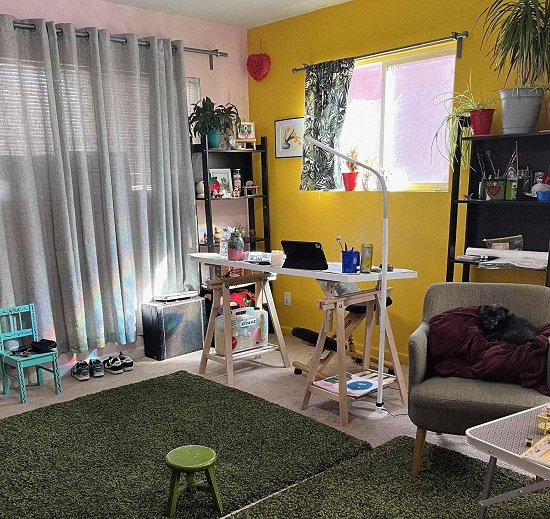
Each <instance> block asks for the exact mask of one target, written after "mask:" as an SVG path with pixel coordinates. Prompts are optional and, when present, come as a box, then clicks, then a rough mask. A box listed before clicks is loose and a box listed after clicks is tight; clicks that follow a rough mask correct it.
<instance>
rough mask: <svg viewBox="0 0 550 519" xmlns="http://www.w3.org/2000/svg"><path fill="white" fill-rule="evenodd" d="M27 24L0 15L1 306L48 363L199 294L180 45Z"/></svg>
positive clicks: (116, 338)
mask: <svg viewBox="0 0 550 519" xmlns="http://www.w3.org/2000/svg"><path fill="white" fill-rule="evenodd" d="M26 22H29V23H32V24H34V25H35V26H36V30H33V31H31V30H26V29H16V30H14V27H13V23H14V19H13V18H12V17H10V16H0V111H1V117H2V124H1V125H0V126H1V127H0V206H1V214H0V257H1V258H2V265H1V267H0V306H1V307H6V306H11V305H14V304H23V303H27V302H34V303H35V304H36V306H37V317H38V326H39V335H40V336H41V337H47V338H52V339H53V338H55V339H56V340H57V342H58V348H59V351H61V352H63V351H72V352H82V351H86V350H91V349H95V348H100V347H102V346H104V345H105V344H106V343H107V342H117V343H120V344H125V343H127V342H132V341H134V340H135V339H136V335H138V334H140V333H141V303H143V302H148V301H150V300H151V298H152V296H153V295H155V294H160V293H168V292H176V291H181V290H186V289H191V288H194V289H196V288H197V286H198V270H197V268H196V266H195V265H194V264H193V263H191V262H190V261H189V259H188V253H189V252H194V251H196V243H197V236H196V222H195V207H194V203H195V202H194V186H193V178H192V170H191V157H190V149H189V146H190V143H189V132H188V126H187V106H186V95H185V74H184V69H183V58H182V56H183V44H182V43H181V42H170V41H168V40H161V39H156V38H148V39H147V41H148V43H149V45H148V46H143V45H138V40H137V37H136V36H135V35H131V34H125V35H118V36H120V37H124V38H126V39H127V43H126V44H121V43H118V42H112V41H111V40H110V34H109V33H108V32H107V31H105V30H98V29H95V28H86V29H82V30H84V31H86V32H88V34H89V36H88V37H77V35H76V33H75V28H74V27H73V26H71V25H68V24H60V25H55V24H53V23H51V22H47V23H46V22H45V21H44V20H26ZM173 48H174V50H175V52H174V51H173Z"/></svg>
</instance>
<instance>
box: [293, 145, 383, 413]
mask: <svg viewBox="0 0 550 519" xmlns="http://www.w3.org/2000/svg"><path fill="white" fill-rule="evenodd" d="M304 139H305V140H306V141H309V142H311V143H312V144H314V145H315V146H317V147H318V148H321V149H322V150H325V151H327V152H328V153H331V154H332V155H335V156H336V157H340V158H341V159H344V160H345V161H347V162H351V163H352V164H356V165H357V166H360V167H362V168H364V169H366V170H368V171H370V172H371V173H374V174H375V175H376V178H377V179H378V180H379V182H380V185H381V186H382V200H383V220H382V271H381V276H380V277H381V282H380V285H381V287H380V293H381V296H380V299H379V303H380V305H379V306H380V309H379V310H380V342H379V345H378V388H377V393H376V410H377V411H378V412H379V413H381V412H382V409H383V407H384V400H383V395H384V387H383V382H384V349H385V346H386V312H387V310H386V295H387V291H388V187H387V185H386V179H385V178H384V177H383V176H382V175H381V174H380V173H379V172H378V171H376V170H375V169H373V168H371V167H370V166H367V165H366V164H363V163H361V162H359V161H357V160H355V159H352V158H351V157H348V156H347V155H344V154H343V153H340V152H339V151H337V150H335V149H333V148H331V147H329V146H327V145H326V144H323V143H322V142H319V141H318V140H316V139H313V138H312V137H309V136H305V137H304Z"/></svg>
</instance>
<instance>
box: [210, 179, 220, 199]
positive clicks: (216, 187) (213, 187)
mask: <svg viewBox="0 0 550 519" xmlns="http://www.w3.org/2000/svg"><path fill="white" fill-rule="evenodd" d="M221 190H222V189H221V186H220V183H219V182H218V180H217V179H215V178H211V179H210V196H211V197H212V198H218V197H220V196H221V194H222V193H221Z"/></svg>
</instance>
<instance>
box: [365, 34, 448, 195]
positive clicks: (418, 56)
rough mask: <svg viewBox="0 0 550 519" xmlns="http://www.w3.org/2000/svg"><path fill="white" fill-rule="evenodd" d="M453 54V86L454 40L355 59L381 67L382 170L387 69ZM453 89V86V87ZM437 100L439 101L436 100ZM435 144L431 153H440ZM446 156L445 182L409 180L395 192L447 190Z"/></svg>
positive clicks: (380, 152)
mask: <svg viewBox="0 0 550 519" xmlns="http://www.w3.org/2000/svg"><path fill="white" fill-rule="evenodd" d="M451 55H452V56H454V60H455V63H454V65H455V66H454V75H453V78H452V84H453V87H454V83H455V79H456V59H457V56H456V41H452V42H443V43H438V44H434V45H430V46H429V47H423V48H420V49H418V48H417V49H407V50H403V51H395V52H389V53H383V55H377V56H371V57H365V58H358V59H356V60H355V66H356V67H360V66H364V65H373V64H380V65H381V67H382V84H381V92H382V95H381V99H380V127H379V132H380V143H379V157H381V158H380V160H379V165H378V167H379V168H380V170H381V171H383V170H384V141H385V133H384V129H385V125H386V115H385V105H386V101H387V100H386V97H387V96H386V88H387V78H386V76H387V69H388V68H389V67H391V66H394V65H399V64H402V63H411V62H413V61H422V60H424V59H431V58H437V57H443V56H451ZM453 90H454V88H453ZM441 94H442V96H443V95H445V94H446V92H441ZM449 95H451V94H449ZM438 102H439V101H438ZM434 140H435V134H434ZM435 148H437V146H435V142H434V145H432V154H433V153H441V152H440V151H438V150H437V149H435ZM446 158H447V162H448V168H447V182H411V183H409V184H408V186H407V187H406V188H404V189H397V190H395V191H396V192H404V193H406V192H448V191H449V184H450V178H451V175H450V170H451V167H450V166H451V164H450V161H449V159H448V157H446ZM373 190H376V191H379V190H380V188H379V186H378V183H377V187H376V189H373Z"/></svg>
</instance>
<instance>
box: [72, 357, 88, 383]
mask: <svg viewBox="0 0 550 519" xmlns="http://www.w3.org/2000/svg"><path fill="white" fill-rule="evenodd" d="M71 375H72V376H73V377H74V378H76V380H81V381H82V380H89V379H90V367H89V366H88V363H87V362H83V361H79V362H77V363H76V364H75V365H74V366H73V367H72V369H71Z"/></svg>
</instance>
